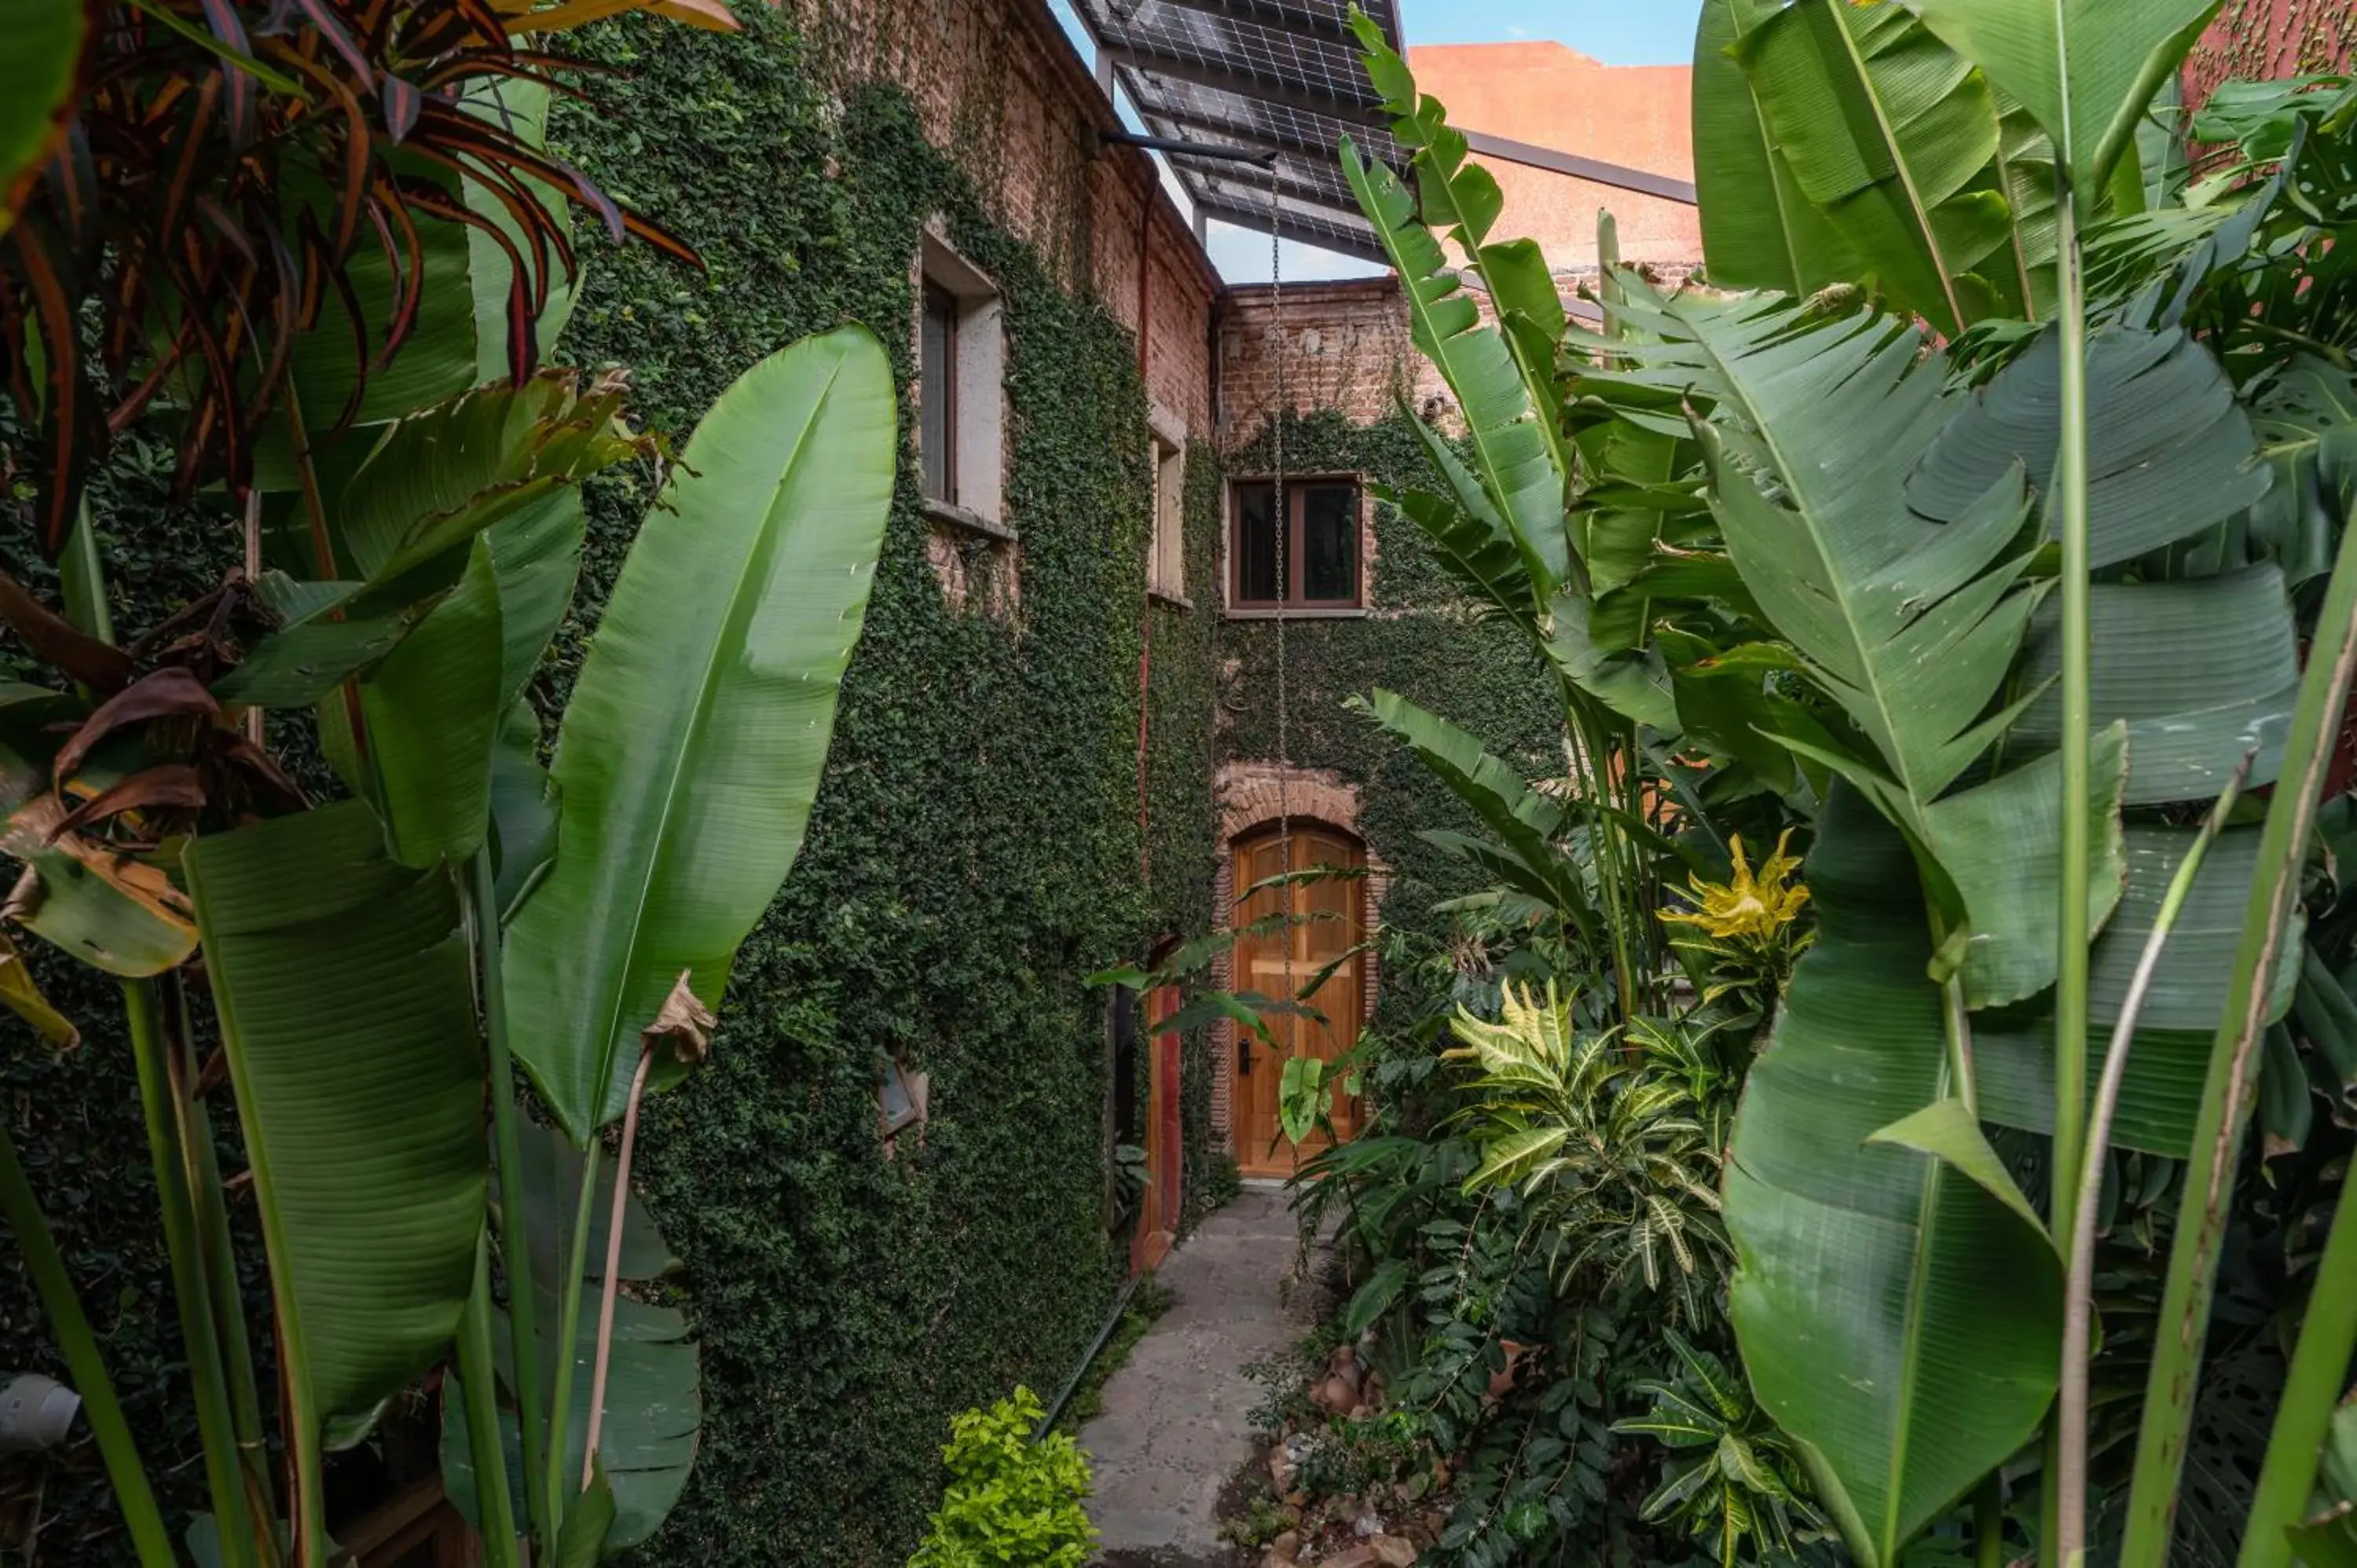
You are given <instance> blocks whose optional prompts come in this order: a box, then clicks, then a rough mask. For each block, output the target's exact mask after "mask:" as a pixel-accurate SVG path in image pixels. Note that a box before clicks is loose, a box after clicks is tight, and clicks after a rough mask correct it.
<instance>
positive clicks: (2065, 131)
mask: <svg viewBox="0 0 2357 1568" xmlns="http://www.w3.org/2000/svg"><path fill="white" fill-rule="evenodd" d="M1905 4H1906V5H1907V7H1908V9H1910V10H1911V11H1913V12H1914V13H1915V14H1916V15H1917V16H1921V17H1922V18H1923V21H1924V23H1925V24H1926V25H1927V26H1929V27H1931V29H1932V31H1933V32H1935V33H1937V34H1939V36H1940V37H1941V38H1944V39H1946V40H1947V43H1948V47H1949V48H1953V49H1954V50H1955V51H1956V52H1957V53H1958V54H1960V55H1963V56H1964V58H1965V59H1968V60H1970V61H1972V62H1973V64H1975V65H1976V66H1978V67H1980V69H1981V70H1984V71H1986V72H1987V73H1988V79H1989V81H1990V83H1991V84H1992V85H1993V86H1995V87H1996V89H1997V91H2000V92H2004V93H2006V94H2007V95H2008V96H2010V97H2012V98H2014V99H2016V100H2018V102H2020V103H2021V105H2022V106H2023V107H2024V108H2025V109H2027V110H2028V111H2029V113H2030V114H2031V115H2032V116H2033V117H2034V118H2035V119H2036V120H2037V121H2038V123H2039V124H2040V125H2041V126H2043V127H2044V128H2045V131H2046V134H2048V135H2050V136H2051V137H2052V138H2053V139H2054V145H2055V146H2056V147H2057V148H2059V149H2061V155H2062V162H2063V164H2064V165H2065V166H2067V167H2068V168H2069V170H2070V172H2071V179H2072V185H2073V187H2074V188H2076V189H2077V190H2078V191H2079V192H2080V193H2081V199H2083V201H2085V202H2086V203H2087V207H2088V209H2089V210H2092V209H2093V204H2094V199H2095V196H2096V194H2097V193H2098V192H2099V191H2101V190H2102V189H2103V188H2104V182H2105V180H2107V179H2108V178H2109V177H2110V176H2111V172H2112V168H2113V166H2114V165H2115V164H2116V163H2117V162H2118V161H2119V159H2120V156H2121V155H2123V154H2124V153H2126V152H2127V151H2128V149H2129V148H2130V147H2131V146H2132V145H2134V142H2135V138H2136V123H2137V121H2138V120H2139V119H2140V118H2141V117H2142V115H2143V113H2144V111H2145V106H2146V105H2147V104H2148V103H2150V102H2152V97H2153V94H2154V92H2155V91H2158V89H2159V87H2160V85H2161V83H2162V82H2163V81H2167V80H2168V77H2169V72H2170V71H2171V70H2175V69H2176V67H2177V65H2178V62H2179V61H2180V60H2181V59H2184V58H2185V51H2186V50H2187V49H2189V48H2192V46H2193V40H2194V39H2195V38H2199V37H2201V29H2202V28H2203V27H2205V26H2207V25H2208V23H2209V20H2210V18H2211V16H2212V15H2214V14H2215V13H2216V11H2217V9H2218V5H2219V0H1905Z"/></svg>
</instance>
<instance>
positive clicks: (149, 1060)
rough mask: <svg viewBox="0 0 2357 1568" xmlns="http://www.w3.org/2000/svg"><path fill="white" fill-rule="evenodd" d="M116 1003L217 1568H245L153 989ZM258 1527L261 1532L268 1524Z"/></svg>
mask: <svg viewBox="0 0 2357 1568" xmlns="http://www.w3.org/2000/svg"><path fill="white" fill-rule="evenodd" d="M123 1003H124V1015H125V1017H126V1018H127V1019H128V1021H129V1023H130V1026H131V1055H132V1060H133V1062H134V1063H135V1066H136V1067H137V1069H138V1073H139V1100H140V1105H141V1108H142V1109H143V1110H144V1111H145V1114H146V1119H147V1152H148V1155H149V1158H150V1160H151V1161H152V1163H153V1164H154V1166H155V1171H156V1201H157V1206H158V1207H159V1208H161V1209H162V1210H163V1217H164V1241H165V1251H166V1253H167V1256H168V1257H169V1259H170V1262H171V1268H172V1294H173V1296H174V1298H175V1300H176V1302H177V1304H178V1307H179V1311H180V1335H181V1339H182V1342H183V1344H184V1345H185V1346H186V1347H187V1349H188V1381H189V1384H190V1385H191V1387H192V1388H193V1390H194V1391H195V1394H196V1402H197V1434H198V1437H199V1442H200V1443H201V1444H202V1446H203V1449H204V1463H205V1481H206V1485H207V1487H208V1488H209V1489H210V1492H211V1494H212V1503H213V1518H214V1521H215V1523H216V1524H217V1525H218V1527H219V1530H220V1535H221V1563H222V1568H251V1564H252V1563H253V1561H254V1557H253V1545H254V1541H255V1540H256V1535H255V1525H254V1521H253V1517H252V1513H251V1510H250V1509H248V1508H247V1506H246V1494H245V1482H244V1476H243V1468H244V1467H243V1466H242V1465H240V1464H239V1463H238V1457H237V1455H238V1447H237V1423H236V1418H235V1417H234V1415H233V1414H232V1413H231V1405H230V1396H229V1379H228V1374H227V1372H226V1370H225V1369H224V1368H223V1367H222V1364H221V1336H220V1333H219V1331H218V1330H217V1328H216V1327H215V1326H214V1323H213V1308H212V1292H211V1289H210V1285H209V1284H208V1283H206V1269H205V1266H204V1253H203V1248H202V1245H201V1243H200V1242H199V1240H198V1235H197V1224H196V1217H195V1213H194V1210H193V1207H192V1205H191V1203H190V1201H189V1195H188V1164H187V1159H186V1155H185V1154H184V1152H183V1151H182V1149H181V1148H180V1146H179V1136H178V1118H177V1117H176V1115H175V1114H174V1112H173V1094H172V1074H171V1070H170V1067H169V1065H168V1062H167V1051H168V1050H169V1049H170V1046H169V1042H168V1041H167V1039H166V1038H165V1034H164V1026H163V1010H162V1005H161V999H160V997H159V995H158V988H157V986H156V983H155V982H154V981H152V980H135V981H129V982H126V983H124V987H123ZM264 1528H265V1529H266V1528H268V1521H264Z"/></svg>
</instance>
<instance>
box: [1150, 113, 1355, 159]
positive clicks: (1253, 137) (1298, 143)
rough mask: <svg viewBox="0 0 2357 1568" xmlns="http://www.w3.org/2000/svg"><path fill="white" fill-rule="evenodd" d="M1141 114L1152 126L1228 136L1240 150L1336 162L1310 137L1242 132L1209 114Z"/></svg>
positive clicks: (1331, 152)
mask: <svg viewBox="0 0 2357 1568" xmlns="http://www.w3.org/2000/svg"><path fill="white" fill-rule="evenodd" d="M1138 113H1141V114H1142V115H1144V116H1145V118H1146V124H1149V125H1151V124H1156V123H1157V122H1161V123H1163V124H1169V125H1172V126H1175V127H1177V128H1178V129H1179V130H1182V131H1191V132H1194V133H1196V134H1200V135H1208V136H1225V137H1226V138H1227V139H1228V140H1229V141H1231V142H1232V143H1234V144H1235V145H1237V146H1240V147H1253V148H1255V149H1259V150H1262V151H1266V152H1280V153H1292V154H1295V155H1297V156H1301V157H1305V158H1316V159H1318V161H1319V162H1321V163H1332V162H1333V161H1334V149H1333V148H1332V147H1327V146H1320V145H1318V144H1317V143H1315V142H1313V141H1311V140H1310V139H1309V138H1308V137H1307V136H1296V135H1291V134H1287V133H1286V132H1284V131H1281V130H1269V129H1265V128H1255V129H1254V130H1251V131H1248V132H1247V131H1239V130H1237V129H1236V128H1235V127H1234V126H1233V125H1231V124H1227V123H1226V122H1225V121H1222V120H1215V119H1213V118H1212V117H1211V115H1209V114H1191V113H1188V112H1187V111H1185V110H1183V109H1169V108H1162V107H1157V108H1153V109H1141V110H1139V111H1138Z"/></svg>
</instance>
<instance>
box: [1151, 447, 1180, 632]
mask: <svg viewBox="0 0 2357 1568" xmlns="http://www.w3.org/2000/svg"><path fill="white" fill-rule="evenodd" d="M1186 492H1187V449H1186V448H1185V447H1184V446H1179V444H1178V443H1177V442H1174V441H1169V440H1166V439H1165V438H1164V437H1163V436H1161V435H1156V436H1155V437H1154V553H1153V554H1152V555H1151V556H1150V557H1148V558H1147V562H1146V586H1147V587H1149V588H1152V589H1153V590H1154V591H1155V592H1156V593H1157V594H1160V595H1161V596H1163V597H1165V598H1170V599H1183V598H1185V597H1186V596H1187V549H1186V518H1187V493H1186Z"/></svg>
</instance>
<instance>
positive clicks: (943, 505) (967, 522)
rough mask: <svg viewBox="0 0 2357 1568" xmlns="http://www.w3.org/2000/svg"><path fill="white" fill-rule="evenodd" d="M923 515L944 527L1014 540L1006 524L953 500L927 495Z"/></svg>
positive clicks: (1006, 540)
mask: <svg viewBox="0 0 2357 1568" xmlns="http://www.w3.org/2000/svg"><path fill="white" fill-rule="evenodd" d="M925 516H926V517H927V518H929V519H931V521H934V522H938V523H941V524H942V525H943V526H945V527H949V528H955V529H962V530H963V531H964V532H968V533H978V534H981V535H982V536H983V537H984V538H985V539H996V540H997V541H999V542H1002V543H1006V544H1012V543H1014V542H1015V541H1016V532H1015V531H1014V530H1013V529H1012V528H1009V527H1008V526H1007V525H1006V524H1005V523H1003V522H996V521H992V520H991V519H989V518H986V517H985V516H983V515H982V513H980V512H978V511H968V510H966V509H965V508H963V507H962V506H959V505H956V504H955V503H954V502H951V501H939V500H934V499H931V498H930V497H928V498H927V499H926V500H925Z"/></svg>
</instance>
